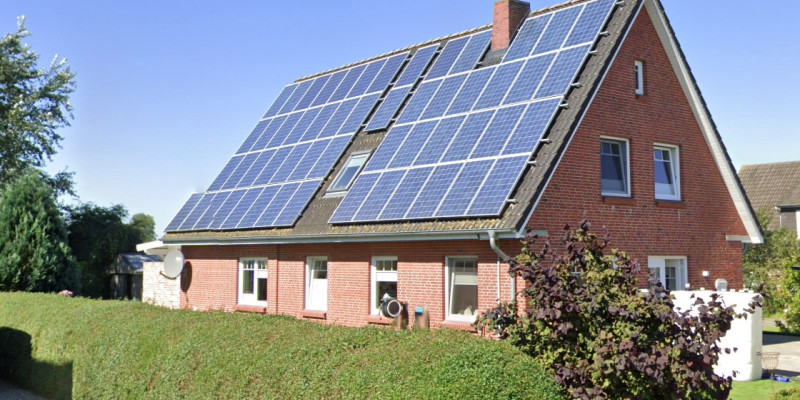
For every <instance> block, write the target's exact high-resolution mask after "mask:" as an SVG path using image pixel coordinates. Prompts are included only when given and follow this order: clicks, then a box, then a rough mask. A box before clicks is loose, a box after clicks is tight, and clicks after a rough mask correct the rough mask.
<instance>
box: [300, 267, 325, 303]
mask: <svg viewBox="0 0 800 400" xmlns="http://www.w3.org/2000/svg"><path fill="white" fill-rule="evenodd" d="M305 308H306V310H314V311H327V310H328V258H327V257H308V259H306V306H305Z"/></svg>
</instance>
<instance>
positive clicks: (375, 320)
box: [366, 314, 395, 325]
mask: <svg viewBox="0 0 800 400" xmlns="http://www.w3.org/2000/svg"><path fill="white" fill-rule="evenodd" d="M366 321H367V323H368V324H373V325H392V324H394V321H395V320H393V319H390V318H384V317H382V316H380V315H374V314H373V315H369V316H367V318H366Z"/></svg>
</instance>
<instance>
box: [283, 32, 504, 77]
mask: <svg viewBox="0 0 800 400" xmlns="http://www.w3.org/2000/svg"><path fill="white" fill-rule="evenodd" d="M491 26H492V24H488V25H483V26H479V27H477V28H472V29H467V30H465V31H461V32H458V33H453V34H451V35H447V36H442V37H439V38H436V39H431V40H428V41H426V42H422V43H417V44H414V45H411V46H406V47H403V48H400V49H396V50H392V51H388V52H386V53H383V54H380V55H377V56H374V57H370V58H367V59H364V60H361V61H356V62H353V63H350V64H345V65H342V66H340V67H336V68H331V69H329V70H326V71H322V72H317V73H316V74H311V75H306V76H303V77H300V78H297V79H296V80H295V81H294V83H298V82H302V81H305V80H308V79H311V78H316V77H318V76H322V75H327V74H330V73H333V72H337V71H341V70H343V69H347V68H351V67H354V66H356V65H360V64H365V63H368V62H370V61H375V60H377V59H380V58H383V57H388V56H391V55H395V54H399V53H402V52H404V51H409V50H412V49H415V48H418V47H424V46H428V45H431V44H434V43H438V42H441V41H444V40H450V39H453V38H455V37H459V36H466V35H469V34H472V33H475V32H478V31H481V30H484V29H487V28H490V27H491Z"/></svg>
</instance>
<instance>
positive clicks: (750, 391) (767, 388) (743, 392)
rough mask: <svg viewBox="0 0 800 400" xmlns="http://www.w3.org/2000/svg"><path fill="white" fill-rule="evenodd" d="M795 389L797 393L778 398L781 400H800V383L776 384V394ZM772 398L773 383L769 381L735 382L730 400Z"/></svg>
mask: <svg viewBox="0 0 800 400" xmlns="http://www.w3.org/2000/svg"><path fill="white" fill-rule="evenodd" d="M789 389H793V390H795V391H796V392H795V393H792V394H788V395H784V396H783V397H781V396H778V398H779V399H787V400H788V399H800V382H794V381H792V382H789V383H783V382H775V393H776V394H777V393H779V392H781V391H784V390H789ZM770 398H772V383H771V382H770V380H769V379H761V380H758V381H753V382H733V390H731V395H730V397H728V399H729V400H753V399H770Z"/></svg>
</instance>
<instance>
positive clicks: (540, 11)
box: [292, 0, 591, 83]
mask: <svg viewBox="0 0 800 400" xmlns="http://www.w3.org/2000/svg"><path fill="white" fill-rule="evenodd" d="M588 1H591V0H568V1H565V2H563V3H559V4H554V5H552V6H549V7H544V8H540V9H538V10H534V11H531V12H530V13H529V14H528V16H527V17H526V18H525V19H528V18H530V17H532V16H534V15H538V14H544V13H548V12H551V11H554V10H558V9H560V8H565V7H569V6H572V5H575V4H578V3H585V2H588ZM492 25H493V24H486V25H482V26H479V27H476V28H471V29H467V30H465V31H461V32H456V33H453V34H450V35H446V36H441V37H438V38H436V39H431V40H427V41H425V42H422V43H417V44H413V45H410V46H406V47H402V48H399V49H396V50H392V51H388V52H386V53H383V54H380V55H377V56H374V57H370V58H366V59H363V60H360V61H356V62H352V63H349V64H345V65H342V66H339V67H336V68H331V69H328V70H325V71H321V72H317V73H314V74H310V75H306V76H301V77H300V78H297V79H295V80H294V82H292V83H299V82H302V81H305V80H309V79H312V78H316V77H319V76H322V75H327V74H330V73H333V72H337V71H341V70H344V69H347V68H351V67H354V66H356V65H360V64H365V63H368V62H371V61H375V60H377V59H380V58H383V57H389V56H392V55H395V54H399V53H402V52H404V51H410V50H413V49H416V48H419V47H424V46H428V45H432V44H434V43H438V42H442V41H445V40H450V39H453V38H457V37H460V36H466V35H470V34H473V33H475V32H478V31H481V30H484V29H488V28H491V27H492Z"/></svg>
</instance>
